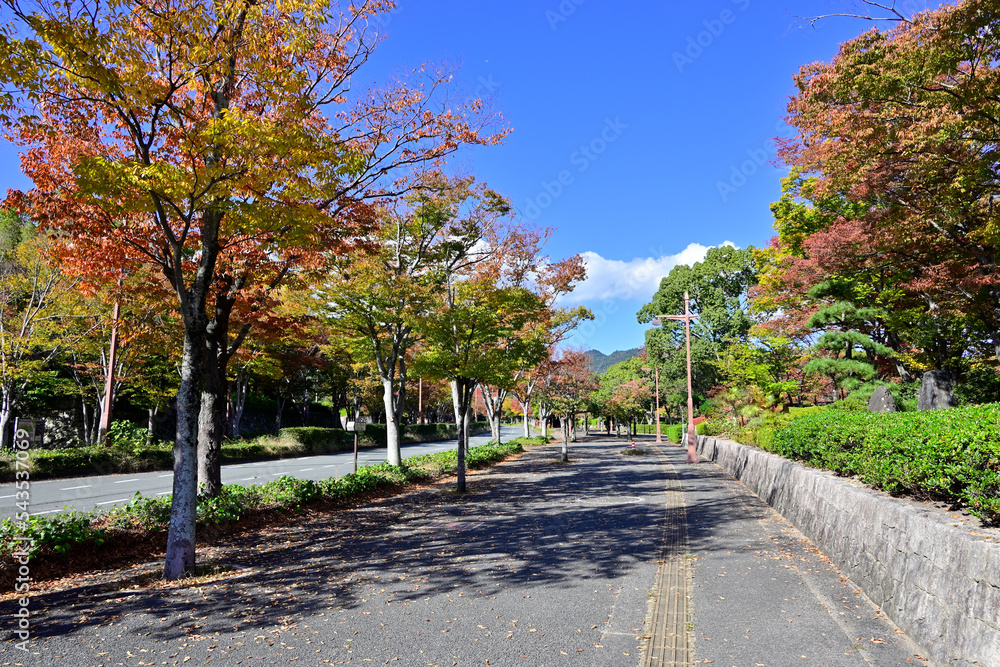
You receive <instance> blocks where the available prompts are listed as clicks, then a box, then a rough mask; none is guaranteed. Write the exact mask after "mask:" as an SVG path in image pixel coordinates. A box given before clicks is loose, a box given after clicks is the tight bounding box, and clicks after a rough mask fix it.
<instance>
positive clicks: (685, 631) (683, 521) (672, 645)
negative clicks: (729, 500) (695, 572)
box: [642, 447, 693, 667]
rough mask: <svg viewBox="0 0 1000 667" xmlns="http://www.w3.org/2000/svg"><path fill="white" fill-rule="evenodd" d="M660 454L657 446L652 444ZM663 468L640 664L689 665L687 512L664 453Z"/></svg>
mask: <svg viewBox="0 0 1000 667" xmlns="http://www.w3.org/2000/svg"><path fill="white" fill-rule="evenodd" d="M654 449H656V451H657V453H659V454H660V455H661V456H663V452H662V451H661V450H660V448H659V447H654ZM663 459H664V467H665V468H666V520H665V524H664V529H663V561H662V563H661V565H660V571H659V574H658V576H657V581H656V598H655V600H654V601H653V604H652V608H651V609H650V612H649V617H648V618H647V619H646V621H647V622H646V627H647V628H649V630H648V632H649V634H650V638H649V640H648V642H647V644H646V651H645V654H644V655H643V661H642V667H688V666H690V665H692V664H693V662H692V660H693V656H692V652H691V646H692V644H693V641H692V634H693V632H692V630H691V627H692V626H691V593H692V590H691V565H690V561H689V559H688V557H687V556H688V553H687V513H686V511H685V509H684V494H683V492H682V489H681V483H680V479H679V477H678V475H677V470H676V468H674V466H673V464H672V463H670V462H669V461H667V460H666V457H665V456H663Z"/></svg>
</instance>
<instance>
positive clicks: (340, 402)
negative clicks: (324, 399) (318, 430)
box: [330, 389, 347, 430]
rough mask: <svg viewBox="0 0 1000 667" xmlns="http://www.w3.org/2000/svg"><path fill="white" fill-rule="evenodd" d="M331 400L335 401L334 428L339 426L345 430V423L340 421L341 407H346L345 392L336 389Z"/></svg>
mask: <svg viewBox="0 0 1000 667" xmlns="http://www.w3.org/2000/svg"><path fill="white" fill-rule="evenodd" d="M330 402H331V403H333V428H339V429H341V430H343V428H344V424H343V422H341V421H340V409H341V408H342V407H346V405H347V399H346V398H345V396H344V392H342V391H341V390H339V389H335V390H334V391H333V393H332V394H331V395H330Z"/></svg>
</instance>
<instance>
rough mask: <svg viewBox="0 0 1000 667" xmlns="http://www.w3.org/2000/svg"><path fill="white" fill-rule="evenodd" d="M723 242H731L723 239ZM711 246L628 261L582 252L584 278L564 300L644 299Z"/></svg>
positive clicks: (580, 301) (696, 245) (699, 259)
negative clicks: (676, 267) (662, 282)
mask: <svg viewBox="0 0 1000 667" xmlns="http://www.w3.org/2000/svg"><path fill="white" fill-rule="evenodd" d="M722 245H733V244H732V243H731V242H729V241H726V242H725V243H723V244H722ZM710 247H711V246H703V245H701V244H700V243H692V244H691V245H689V246H688V247H687V248H685V249H684V250H682V251H680V252H679V253H677V254H676V255H661V256H660V257H637V258H635V259H632V260H630V261H627V262H625V261H622V260H618V259H605V258H604V257H601V256H600V255H598V254H597V253H596V252H592V251H589V250H588V251H587V252H584V253H581V254H582V256H583V261H584V263H585V264H586V265H587V279H586V280H585V281H583V282H582V283H580V284H579V285H577V286H576V289H575V290H573V292H572V293H570V294H569V295H568V296H567V297H566V298H565V299H563V302H564V303H565V304H567V305H568V304H577V303H587V302H593V301H600V300H607V299H627V300H642V301H646V300H648V299H649V298H650V297H652V296H653V294H655V293H656V290H657V289H659V287H660V280H661V279H663V278H664V277H665V276H666V275H667V274H668V273H670V270H671V269H673V268H674V267H675V266H677V265H678V264H686V265H688V266H690V265H692V264H694V263H695V262H700V261H701V260H703V259H705V254H706V253H707V252H708V250H709V248H710Z"/></svg>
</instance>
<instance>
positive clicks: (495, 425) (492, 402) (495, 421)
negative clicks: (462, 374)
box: [479, 384, 507, 443]
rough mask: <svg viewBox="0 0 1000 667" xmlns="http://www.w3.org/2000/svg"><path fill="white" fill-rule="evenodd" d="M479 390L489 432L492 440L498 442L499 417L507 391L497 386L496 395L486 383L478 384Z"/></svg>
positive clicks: (501, 414)
mask: <svg viewBox="0 0 1000 667" xmlns="http://www.w3.org/2000/svg"><path fill="white" fill-rule="evenodd" d="M479 390H480V391H481V392H482V395H483V404H485V406H486V417H487V419H489V422H490V434H491V436H492V439H493V442H497V443H499V442H500V418H501V417H502V416H503V402H504V401H505V400H507V392H506V390H504V389H500V388H497V393H496V396H494V395H493V390H492V389H490V387H489V386H488V385H485V384H480V385H479Z"/></svg>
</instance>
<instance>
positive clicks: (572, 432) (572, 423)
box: [566, 415, 576, 442]
mask: <svg viewBox="0 0 1000 667" xmlns="http://www.w3.org/2000/svg"><path fill="white" fill-rule="evenodd" d="M566 420H567V421H568V422H569V441H570V442H576V417H575V416H574V415H570V416H569V417H567V418H566Z"/></svg>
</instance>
